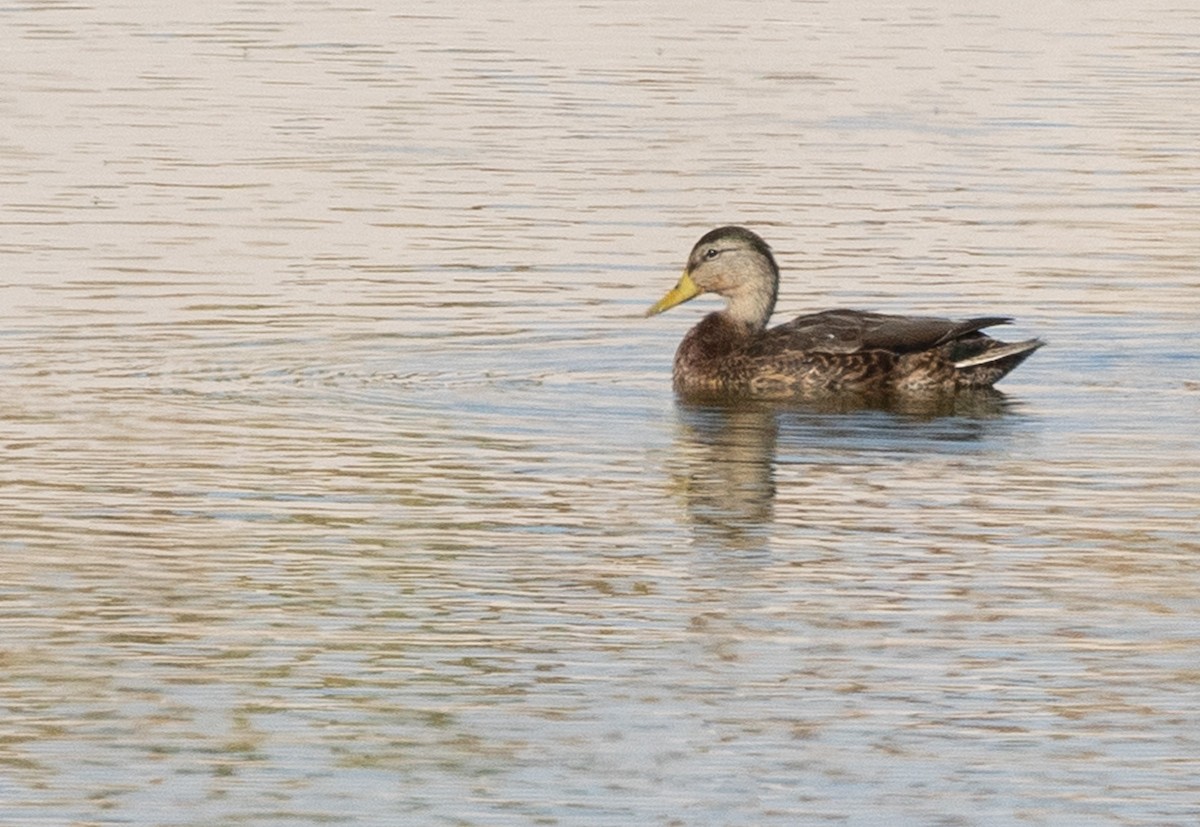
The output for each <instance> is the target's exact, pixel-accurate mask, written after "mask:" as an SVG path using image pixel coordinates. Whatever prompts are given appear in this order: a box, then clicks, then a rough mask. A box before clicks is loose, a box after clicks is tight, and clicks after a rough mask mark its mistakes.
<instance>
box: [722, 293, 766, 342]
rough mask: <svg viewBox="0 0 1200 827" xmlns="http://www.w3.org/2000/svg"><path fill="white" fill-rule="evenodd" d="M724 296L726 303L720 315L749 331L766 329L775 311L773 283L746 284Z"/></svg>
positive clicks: (754, 331)
mask: <svg viewBox="0 0 1200 827" xmlns="http://www.w3.org/2000/svg"><path fill="white" fill-rule="evenodd" d="M726 298H727V300H728V304H727V305H726V307H725V310H724V311H723V313H722V315H724V316H725V317H726V318H728V319H729V320H730V321H732V322H736V323H737V324H738V325H740V326H742V327H745V328H746V329H747V330H748V331H749V332H751V333H758V332H760V331H762V330H765V329H766V327H767V322H768V321H770V319H771V314H772V313H773V312H775V283H773V282H772V283H761V282H760V283H756V284H747V285H746V286H745V287H743V288H742V289H740V290H738V291H737V292H736V293H732V294H728V295H727V296H726Z"/></svg>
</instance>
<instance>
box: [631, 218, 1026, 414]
mask: <svg viewBox="0 0 1200 827" xmlns="http://www.w3.org/2000/svg"><path fill="white" fill-rule="evenodd" d="M778 292H779V267H778V265H777V264H776V263H775V256H774V255H773V254H772V253H771V248H770V247H769V246H767V243H766V242H765V241H763V240H762V239H761V238H760V237H759V236H758V235H756V234H755V233H753V232H751V231H750V230H747V229H745V228H744V227H719V228H717V229H715V230H713V231H711V232H709V233H707V234H705V235H704V237H702V238H701V239H700V240H699V241H698V242H696V246H695V247H693V248H692V252H691V255H690V256H688V262H687V267H686V268H685V269H684V271H683V276H682V277H681V278H680V279H679V283H678V284H677V285H675V287H674V289H672V290H671V291H670V292H668V293H667V294H666V295H665V296H663V297H662V299H660V300H659V302H658V303H657V304H655V305H654V306H653V307H651V308H650V309H649V310H648V311H646V315H647V316H652V315H654V314H656V313H661V312H663V311H664V310H667V309H669V308H672V307H674V306H675V305H677V304H682V303H683V302H686V301H688V300H689V299H693V298H695V297H696V296H699V295H701V294H702V293H716V294H718V295H720V296H723V297H724V298H725V301H726V307H725V309H724V310H720V311H717V312H715V313H710V314H709V315H707V316H705V317H704V318H703V319H702V320H701V321H700V323H699V324H697V325H696V326H695V327H693V328H692V329H691V330H690V331H688V333H687V335H686V336H684V337H683V341H682V342H680V344H679V349H678V350H677V351H676V352H675V366H674V371H673V375H674V383H675V390H676V391H677V392H678V393H680V394H682V395H686V396H719V397H730V398H767V399H771V398H773V399H779V398H788V397H799V398H803V397H817V396H828V395H830V394H841V393H847V394H862V395H872V396H890V395H913V394H945V393H954V392H956V391H959V390H963V389H975V388H990V387H991V386H992V385H993V384H994V383H995V382H997V381H998V380H999V379H1001V378H1002V377H1003V376H1005V375H1006V374H1008V372H1009V371H1011V370H1012V369H1013V368H1015V367H1016V366H1017V365H1019V364H1021V362H1023V361H1024V360H1025V359H1026V357H1028V356H1029V355H1030V354H1031V353H1033V352H1034V351H1035V350H1037V349H1038V348H1039V347H1041V346H1042V345H1043V344H1045V343H1044V342H1042V341H1041V340H1040V339H1026V340H1025V341H1022V342H1015V343H1012V344H1009V343H1006V342H1002V341H999V340H998V339H993V338H992V337H990V336H988V335H987V334H986V333H983V332H982V331H983V330H984V328H988V327H992V326H994V325H1001V324H1007V323H1009V322H1010V321H1011V319H1009V318H1008V317H1005V316H982V317H979V318H974V319H965V320H962V321H956V320H951V319H940V318H935V317H931V316H895V315H887V314H883V313H868V312H865V311H861V310H825V311H822V312H820V313H812V314H809V315H805V316H799V317H797V318H795V319H793V320H792V321H790V322H786V323H784V324H781V325H778V326H776V327H772V328H768V327H767V322H768V321H769V320H770V318H771V313H772V311H773V310H774V309H775V299H776V296H777V295H778Z"/></svg>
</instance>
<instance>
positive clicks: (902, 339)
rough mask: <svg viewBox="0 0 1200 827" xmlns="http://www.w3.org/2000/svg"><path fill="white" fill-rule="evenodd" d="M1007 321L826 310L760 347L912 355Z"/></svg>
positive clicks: (775, 333) (772, 334) (789, 325)
mask: <svg viewBox="0 0 1200 827" xmlns="http://www.w3.org/2000/svg"><path fill="white" fill-rule="evenodd" d="M1010 321H1012V320H1011V319H1009V318H1007V317H1005V316H982V317H979V318H975V319H964V320H955V319H940V318H937V317H934V316H893V315H889V314H886V313H868V312H865V311H862V310H824V311H822V312H820V313H811V314H809V315H806V316H799V317H797V318H795V319H792V321H790V322H786V323H785V324H781V325H779V326H778V327H773V328H771V329H770V330H768V331H766V332H765V333H764V335H763V337H762V344H763V345H764V346H765V347H767V348H768V349H772V350H775V349H786V350H804V351H812V352H814V353H858V352H861V351H866V350H885V351H890V352H892V353H913V352H915V351H921V350H928V349H929V348H934V347H938V346H939V345H943V344H946V343H947V342H953V341H956V340H958V339H961V338H963V337H966V336H970V335H972V334H975V333H977V332H978V331H980V330H982V329H984V328H985V327H991V326H992V325H998V324H1008V323H1009V322H1010Z"/></svg>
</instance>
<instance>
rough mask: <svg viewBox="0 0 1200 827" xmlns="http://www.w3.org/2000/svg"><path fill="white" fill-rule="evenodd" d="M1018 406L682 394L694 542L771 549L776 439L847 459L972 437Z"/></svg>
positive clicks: (681, 460) (967, 396)
mask: <svg viewBox="0 0 1200 827" xmlns="http://www.w3.org/2000/svg"><path fill="white" fill-rule="evenodd" d="M1011 409H1012V405H1011V404H1010V403H1009V402H1008V400H1007V398H1006V397H1005V396H1004V395H1003V394H1002V393H1000V392H999V391H996V390H992V389H988V390H986V391H977V392H973V393H959V394H957V395H954V396H949V397H944V398H942V397H938V398H923V399H906V400H902V401H899V402H897V401H895V400H878V399H849V398H846V397H839V398H837V399H829V400H820V401H815V402H807V403H805V404H803V405H800V404H797V403H794V402H793V403H786V404H785V403H769V402H737V403H720V402H714V401H704V400H700V401H697V400H680V401H679V402H678V404H677V406H676V413H677V429H676V439H675V452H674V459H673V462H672V469H671V475H672V480H673V484H674V487H675V490H676V494H677V495H678V496H679V497H680V498H681V499H682V500H683V501H684V505H685V507H686V511H687V515H688V519H689V521H690V523H691V524H692V526H693V528H694V530H695V537H696V539H697V541H698V542H701V543H702V544H703V545H706V546H711V547H719V548H721V549H726V550H733V551H765V550H766V549H767V547H768V540H769V536H770V530H771V526H772V524H773V522H774V518H775V493H776V491H775V488H776V484H775V474H776V468H777V466H778V464H779V452H780V447H781V446H780V443H781V442H782V443H783V446H782V447H783V451H784V453H785V455H787V456H789V457H792V458H793V459H795V461H797V462H821V461H823V459H828V460H830V461H833V460H834V456H836V461H837V462H839V463H845V462H846V461H847V458H848V456H852V455H855V454H862V453H864V452H867V451H870V452H871V453H872V454H873V455H877V454H878V453H880V452H895V453H915V452H924V451H929V450H938V448H937V446H939V445H941V446H942V449H946V448H947V447H948V446H949V445H950V444H955V445H958V446H961V445H962V444H963V443H965V442H975V441H979V440H981V439H983V438H984V436H985V435H986V434H988V433H990V432H992V430H993V427H994V425H995V424H996V422H998V421H999V420H1001V419H1002V418H1003V416H1004V415H1005V414H1006V413H1008V412H1009V411H1010V410H1011Z"/></svg>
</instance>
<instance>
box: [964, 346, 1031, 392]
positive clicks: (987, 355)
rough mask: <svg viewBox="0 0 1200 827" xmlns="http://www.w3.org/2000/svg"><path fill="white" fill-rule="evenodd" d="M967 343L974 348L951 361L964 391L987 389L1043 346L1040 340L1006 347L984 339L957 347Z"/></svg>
mask: <svg viewBox="0 0 1200 827" xmlns="http://www.w3.org/2000/svg"><path fill="white" fill-rule="evenodd" d="M968 342H969V343H970V344H972V345H974V346H975V347H974V348H972V349H971V352H969V353H966V354H963V355H962V357H961V358H957V359H955V360H954V370H955V372H956V375H957V377H958V384H959V387H967V388H990V387H991V386H992V385H994V384H996V383H997V382H999V381H1000V380H1001V379H1003V378H1004V377H1005V376H1007V375H1008V374H1009V372H1010V371H1012V369H1013V368H1015V367H1016V366H1017V365H1019V364H1021V363H1022V362H1024V361H1025V360H1026V359H1027V358H1029V355H1030V354H1031V353H1033V352H1034V351H1035V350H1037V349H1038V348H1039V347H1041V346H1042V345H1044V344H1046V343H1045V342H1043V341H1042V340H1041V339H1026V340H1025V341H1023V342H1013V343H1011V344H1009V343H1008V342H1001V341H998V340H996V339H992V338H990V337H987V336H980V337H979V338H977V339H973V338H972V339H965V340H961V341H960V342H958V344H959V345H965V344H967V343H968Z"/></svg>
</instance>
